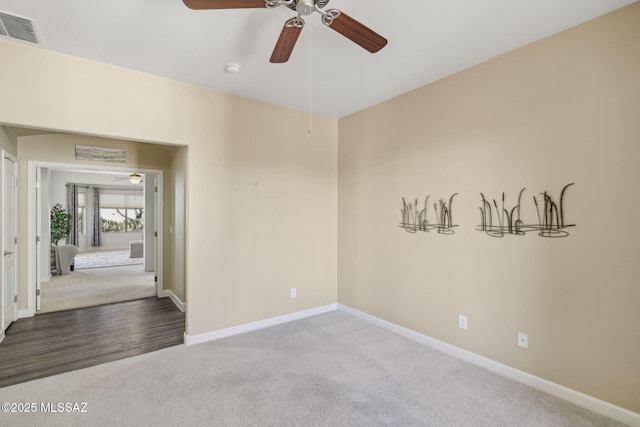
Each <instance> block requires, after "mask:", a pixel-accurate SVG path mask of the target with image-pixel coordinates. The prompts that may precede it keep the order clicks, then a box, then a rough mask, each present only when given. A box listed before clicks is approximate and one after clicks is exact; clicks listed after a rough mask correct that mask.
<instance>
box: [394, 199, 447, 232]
mask: <svg viewBox="0 0 640 427" xmlns="http://www.w3.org/2000/svg"><path fill="white" fill-rule="evenodd" d="M457 194H458V193H455V194H454V195H452V196H451V197H449V201H448V202H446V201H444V200H443V199H440V200H439V201H438V202H435V203H434V204H433V214H431V217H432V218H434V217H435V221H433V222H429V198H430V197H431V196H427V197H426V198H425V199H424V204H423V205H420V206H418V199H417V198H416V199H415V201H414V203H413V204H412V203H407V202H406V200H405V199H404V197H403V198H402V209H401V210H400V212H401V214H402V222H401V223H400V227H402V228H404V229H405V230H406V231H407V232H409V233H416V232H418V231H424V232H429V231H431V230H436V231H437V232H438V233H440V234H454V233H455V231H454V230H453V227H457V225H455V224H454V223H453V214H452V210H453V198H454V197H455V196H456V195H457Z"/></svg>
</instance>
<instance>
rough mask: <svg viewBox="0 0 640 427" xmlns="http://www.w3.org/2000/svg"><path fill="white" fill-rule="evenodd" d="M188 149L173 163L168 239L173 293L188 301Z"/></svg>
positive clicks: (179, 154)
mask: <svg viewBox="0 0 640 427" xmlns="http://www.w3.org/2000/svg"><path fill="white" fill-rule="evenodd" d="M186 155H187V153H186V148H182V149H180V150H179V151H178V152H176V155H175V156H174V158H173V161H172V162H171V174H170V176H169V177H168V178H169V179H170V180H171V188H172V189H173V197H172V202H171V204H170V205H171V223H170V227H171V229H170V232H169V234H168V237H169V239H170V241H169V243H170V245H171V248H172V249H171V253H172V263H171V264H172V266H173V271H172V277H171V283H172V285H173V286H172V287H171V289H172V291H173V293H174V294H175V295H176V296H177V297H178V298H179V299H180V301H186V296H185V295H186V293H185V268H184V267H185V260H186V258H185V249H186V246H185V232H186V224H185V215H186V194H185V190H186V182H185V178H186V172H187V171H186Z"/></svg>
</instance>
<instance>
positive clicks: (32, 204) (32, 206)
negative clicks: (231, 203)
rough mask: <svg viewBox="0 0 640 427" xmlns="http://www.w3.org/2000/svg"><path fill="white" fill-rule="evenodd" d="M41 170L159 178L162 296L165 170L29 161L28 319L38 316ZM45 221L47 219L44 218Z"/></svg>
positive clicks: (160, 286) (158, 262)
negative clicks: (38, 183) (38, 182)
mask: <svg viewBox="0 0 640 427" xmlns="http://www.w3.org/2000/svg"><path fill="white" fill-rule="evenodd" d="M39 168H48V169H70V170H95V171H108V172H110V171H113V172H130V173H131V172H139V173H144V174H152V175H156V176H157V177H158V203H157V206H156V210H157V211H158V224H157V227H158V239H157V249H156V254H157V259H156V277H157V281H156V295H157V296H158V297H161V296H162V290H163V288H164V286H163V283H164V269H163V264H162V257H163V252H164V249H163V247H162V246H163V241H164V239H163V230H164V227H163V221H164V217H163V205H164V199H163V188H164V187H163V186H164V177H163V171H162V170H158V169H142V168H131V167H117V166H98V165H90V164H78V163H52V162H42V161H33V160H31V161H28V162H27V310H26V317H29V316H33V315H35V314H36V289H37V283H36V282H37V280H38V279H37V269H38V268H39V266H38V263H37V262H36V251H37V248H36V246H37V245H36V240H37V239H39V236H38V235H37V232H36V230H37V227H36V225H37V223H36V221H37V218H36V205H37V200H36V171H37V170H38V169H39ZM42 220H44V219H42Z"/></svg>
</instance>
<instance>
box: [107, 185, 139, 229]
mask: <svg viewBox="0 0 640 427" xmlns="http://www.w3.org/2000/svg"><path fill="white" fill-rule="evenodd" d="M143 206H144V197H143V193H142V190H126V189H122V190H115V189H108V190H107V189H105V190H102V191H101V193H100V228H101V230H102V232H103V233H133V232H140V231H143V230H144V216H143V213H144V208H143Z"/></svg>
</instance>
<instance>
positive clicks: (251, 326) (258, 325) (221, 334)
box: [184, 304, 338, 345]
mask: <svg viewBox="0 0 640 427" xmlns="http://www.w3.org/2000/svg"><path fill="white" fill-rule="evenodd" d="M337 309H338V305H337V304H329V305H323V306H321V307H316V308H311V309H309V310H303V311H297V312H295V313H290V314H284V315H282V316H276V317H271V318H269V319H264V320H258V321H256V322H251V323H245V324H244V325H239V326H233V327H231V328H227V329H220V330H217V331H213V332H206V333H204V334H197V335H189V334H187V333H185V334H184V343H185V344H187V345H192V344H200V343H203V342H207V341H213V340H219V339H221V338H226V337H230V336H233V335H238V334H243V333H245V332H251V331H255V330H258V329H263V328H268V327H269V326H275V325H280V324H282V323H286V322H291V321H293V320H299V319H304V318H305V317H311V316H315V315H318V314H323V313H328V312H330V311H336V310H337Z"/></svg>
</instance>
